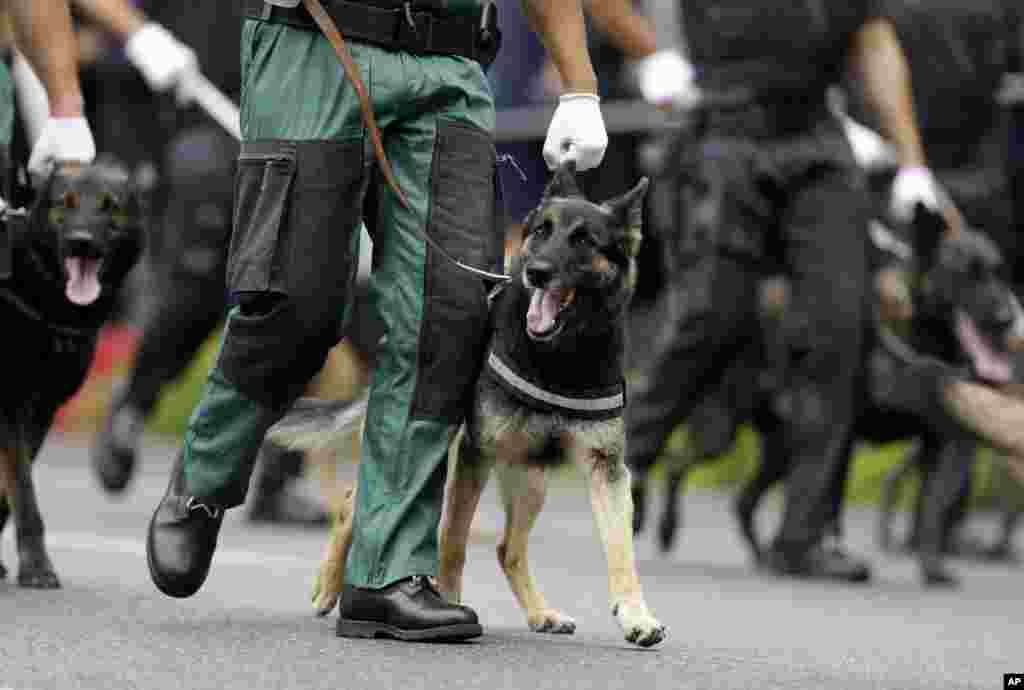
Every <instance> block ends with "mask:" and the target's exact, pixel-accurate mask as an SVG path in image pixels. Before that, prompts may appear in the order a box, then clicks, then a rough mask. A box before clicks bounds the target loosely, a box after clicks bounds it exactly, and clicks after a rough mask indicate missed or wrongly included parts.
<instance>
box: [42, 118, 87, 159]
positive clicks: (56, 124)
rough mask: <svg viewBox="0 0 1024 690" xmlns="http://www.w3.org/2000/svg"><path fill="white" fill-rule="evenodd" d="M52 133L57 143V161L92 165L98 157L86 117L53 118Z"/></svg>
mask: <svg viewBox="0 0 1024 690" xmlns="http://www.w3.org/2000/svg"><path fill="white" fill-rule="evenodd" d="M49 128H50V133H51V135H52V139H53V141H54V142H56V144H57V145H56V146H55V147H54V149H55V151H54V153H55V154H56V159H57V160H58V161H59V162H61V163H64V162H72V161H73V162H77V163H84V164H88V163H92V161H93V159H94V158H95V157H96V144H95V142H94V141H93V138H92V130H91V129H89V122H88V121H87V120H86V119H85V118H84V117H52V118H50V124H49Z"/></svg>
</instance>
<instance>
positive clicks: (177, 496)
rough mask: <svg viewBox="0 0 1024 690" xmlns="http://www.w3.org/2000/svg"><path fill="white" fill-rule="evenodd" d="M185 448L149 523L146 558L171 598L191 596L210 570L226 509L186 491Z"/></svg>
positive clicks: (162, 590)
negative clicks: (190, 494)
mask: <svg viewBox="0 0 1024 690" xmlns="http://www.w3.org/2000/svg"><path fill="white" fill-rule="evenodd" d="M185 491H186V487H185V461H184V451H181V452H179V453H178V459H177V460H176V461H175V464H174V468H173V469H172V470H171V481H170V483H169V484H168V486H167V493H165V494H164V497H163V500H161V501H160V505H158V506H157V508H156V512H155V513H154V514H153V519H152V520H150V523H149V534H148V537H147V539H146V560H147V562H148V563H149V574H150V577H151V578H152V579H153V584H155V585H156V586H157V589H159V590H160V591H161V592H163V593H164V594H166V595H167V596H170V597H179V598H184V597H190V596H192V595H193V594H195V593H196V592H198V591H199V588H200V587H202V586H203V582H205V581H206V575H207V574H208V573H209V572H210V561H212V560H213V552H214V550H215V549H216V548H217V534H218V533H219V532H220V525H221V522H222V521H223V520H224V511H223V510H222V509H221V508H220V507H218V506H215V505H210V504H209V503H205V502H203V501H201V500H199V499H197V498H196V497H194V496H189V495H187V494H186V493H185Z"/></svg>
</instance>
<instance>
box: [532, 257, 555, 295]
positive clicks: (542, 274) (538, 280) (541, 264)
mask: <svg viewBox="0 0 1024 690" xmlns="http://www.w3.org/2000/svg"><path fill="white" fill-rule="evenodd" d="M554 275H555V265H554V264H553V263H551V262H550V261H537V260H534V261H531V262H530V264H529V265H528V266H527V267H526V280H527V281H529V283H530V285H531V286H532V287H535V288H542V287H544V286H545V285H547V284H548V283H550V282H551V278H552V277H553V276H554Z"/></svg>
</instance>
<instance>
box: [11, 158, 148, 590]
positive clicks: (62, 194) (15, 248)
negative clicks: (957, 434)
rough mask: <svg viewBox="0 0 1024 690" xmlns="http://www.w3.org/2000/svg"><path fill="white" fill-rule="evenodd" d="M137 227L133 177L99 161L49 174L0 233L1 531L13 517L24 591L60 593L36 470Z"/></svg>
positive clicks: (132, 256) (124, 270) (89, 352)
mask: <svg viewBox="0 0 1024 690" xmlns="http://www.w3.org/2000/svg"><path fill="white" fill-rule="evenodd" d="M142 225H143V213H142V206H141V204H140V199H139V194H138V192H137V189H136V187H135V185H134V183H133V181H132V179H131V177H130V175H129V174H128V172H127V171H126V170H125V169H124V168H123V167H121V166H120V165H119V164H117V163H116V162H114V161H111V160H107V159H101V160H98V161H97V162H96V163H95V164H93V165H89V166H85V167H83V168H81V169H80V170H79V171H77V172H75V173H59V174H54V175H53V176H51V178H50V179H49V180H48V181H47V182H46V183H45V185H43V187H42V189H41V190H40V191H39V193H38V194H37V196H36V200H35V201H34V202H33V204H32V206H31V210H29V211H28V212H26V213H22V214H18V213H10V212H8V214H7V218H6V222H5V223H4V225H3V227H2V229H0V233H2V234H0V323H2V324H3V332H4V334H5V338H4V349H3V355H4V356H3V364H2V366H3V367H4V386H3V391H2V392H0V530H2V528H3V527H4V526H5V524H6V522H7V520H8V518H9V517H10V516H12V515H13V518H14V525H15V529H16V536H17V549H18V584H19V585H21V586H22V587H34V588H57V587H60V581H59V580H58V578H57V574H56V572H55V571H54V568H53V564H52V563H51V561H50V558H49V555H48V554H47V552H46V548H45V545H44V543H43V541H44V540H43V520H42V516H41V515H40V512H39V506H38V504H37V501H36V494H35V489H34V486H33V480H32V471H31V470H32V462H33V460H34V459H35V456H36V454H37V453H38V451H39V448H40V447H41V445H42V443H43V440H44V439H45V438H46V435H47V432H48V431H49V429H50V425H51V424H52V422H53V417H54V414H55V413H56V412H57V410H58V408H60V406H61V405H62V404H63V403H64V402H65V401H67V400H68V399H69V398H71V397H72V396H73V395H74V394H75V392H76V391H77V390H78V389H79V387H80V386H81V385H82V382H83V381H84V379H85V376H86V373H87V372H88V369H89V366H90V363H91V362H92V357H93V353H94V351H95V348H96V341H97V337H98V334H99V331H100V328H101V327H102V326H103V324H104V323H105V322H106V321H107V319H108V318H109V316H110V314H111V311H112V310H113V308H114V306H115V303H116V301H117V297H118V296H117V293H118V289H119V287H120V286H121V284H122V283H123V282H124V279H125V277H126V275H127V274H128V272H129V271H130V270H131V269H132V267H133V266H134V265H135V263H136V261H137V259H138V257H139V254H140V252H141V249H142V241H143V229H142ZM5 575H6V572H5V570H4V568H3V566H2V565H0V577H3V576H5Z"/></svg>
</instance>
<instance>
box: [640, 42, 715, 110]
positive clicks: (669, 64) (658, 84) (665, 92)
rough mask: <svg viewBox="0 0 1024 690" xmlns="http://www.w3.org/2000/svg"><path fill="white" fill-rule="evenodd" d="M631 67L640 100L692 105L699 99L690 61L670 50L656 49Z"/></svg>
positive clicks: (671, 104) (663, 104) (688, 107)
mask: <svg viewBox="0 0 1024 690" xmlns="http://www.w3.org/2000/svg"><path fill="white" fill-rule="evenodd" d="M633 69H634V71H635V73H636V77H637V82H638V85H639V86H640V94H641V95H642V96H643V98H644V100H645V101H647V102H648V103H650V104H652V105H656V106H659V107H663V106H673V107H676V108H681V109H684V110H689V109H692V108H693V107H694V106H696V105H697V103H698V102H699V101H700V89H698V88H697V84H696V83H694V70H693V65H691V64H690V63H689V61H687V60H686V58H684V57H683V56H682V55H680V54H679V53H678V52H676V51H674V50H659V51H658V52H656V53H652V54H650V55H648V56H647V57H645V58H643V59H642V60H639V61H638V62H637V63H636V64H635V65H634V66H633Z"/></svg>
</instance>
